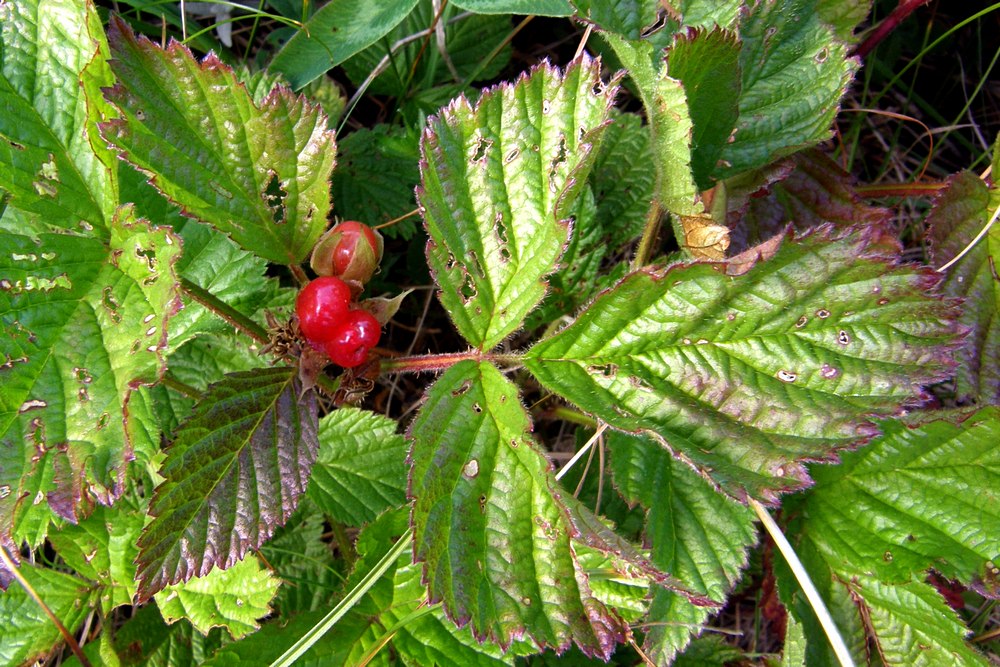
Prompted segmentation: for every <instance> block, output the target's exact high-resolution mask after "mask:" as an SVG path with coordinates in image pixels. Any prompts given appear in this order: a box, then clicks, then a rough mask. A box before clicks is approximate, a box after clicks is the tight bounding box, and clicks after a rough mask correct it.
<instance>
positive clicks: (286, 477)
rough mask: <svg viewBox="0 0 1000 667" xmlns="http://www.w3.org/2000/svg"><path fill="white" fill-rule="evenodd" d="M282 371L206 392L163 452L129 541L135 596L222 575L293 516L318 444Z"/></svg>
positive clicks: (311, 414)
mask: <svg viewBox="0 0 1000 667" xmlns="http://www.w3.org/2000/svg"><path fill="white" fill-rule="evenodd" d="M301 394H302V392H301V389H300V387H299V383H298V381H297V380H296V379H295V373H294V371H293V370H292V369H290V368H263V369H257V370H255V371H250V372H246V373H234V374H232V375H228V376H226V378H225V379H224V380H222V381H221V382H219V383H217V384H214V385H212V386H211V387H210V388H209V391H208V393H207V394H206V396H205V397H204V398H203V399H202V401H201V403H199V404H198V405H197V406H196V408H195V412H194V415H193V416H192V417H191V418H190V419H189V420H188V421H187V422H185V423H184V424H183V425H182V426H181V428H180V429H179V430H178V433H177V438H176V440H175V441H174V443H173V444H172V445H171V447H170V449H169V450H168V451H167V459H166V461H165V462H164V463H163V468H162V470H161V471H160V474H161V475H163V477H165V478H166V479H165V481H164V482H163V483H162V484H160V486H158V487H157V489H156V492H155V493H154V495H153V500H152V504H151V507H150V511H149V512H150V515H152V516H153V517H155V518H154V519H153V521H152V522H151V523H150V524H149V525H147V526H146V528H145V530H144V531H143V534H142V537H141V538H140V539H139V558H138V559H137V564H138V566H139V569H138V573H137V577H138V580H139V597H140V599H142V600H145V599H149V597H150V596H151V595H152V594H153V593H155V592H157V591H159V590H161V589H162V588H163V587H164V586H167V585H169V584H173V583H178V582H183V581H187V580H188V579H190V578H191V577H193V576H204V575H206V574H207V573H208V572H209V571H210V570H211V569H212V568H213V567H216V566H218V567H220V568H222V569H226V568H228V567H230V566H232V565H233V564H235V563H236V562H237V561H239V560H240V559H242V558H243V556H244V555H245V554H246V553H247V551H249V550H251V549H257V548H258V547H260V545H261V544H262V543H263V542H265V541H266V540H267V539H268V538H269V537H270V536H271V535H272V534H273V532H274V529H275V528H276V527H277V526H278V525H280V524H282V523H283V522H284V521H285V520H287V519H288V517H289V516H290V515H291V514H292V512H293V511H294V510H295V507H296V506H297V505H298V502H299V497H300V496H301V495H302V494H303V493H304V492H305V490H306V486H307V484H308V481H309V471H310V468H311V467H312V464H313V461H315V460H316V452H317V449H318V447H319V443H318V442H317V440H316V428H317V425H316V424H317V422H316V399H315V396H314V395H313V393H312V392H308V393H306V394H305V395H304V396H300V395H301Z"/></svg>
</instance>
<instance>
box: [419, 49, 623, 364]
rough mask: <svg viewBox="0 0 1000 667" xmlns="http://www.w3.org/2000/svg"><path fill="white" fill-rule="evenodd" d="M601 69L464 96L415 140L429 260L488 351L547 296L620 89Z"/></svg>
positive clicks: (535, 74) (470, 334) (534, 75)
mask: <svg viewBox="0 0 1000 667" xmlns="http://www.w3.org/2000/svg"><path fill="white" fill-rule="evenodd" d="M599 70H600V65H599V62H598V61H594V60H590V59H589V58H586V57H584V58H582V59H581V60H576V61H574V62H573V63H572V64H570V65H569V66H568V67H567V68H566V70H565V72H560V71H559V70H557V69H555V68H553V67H552V66H550V65H548V64H545V65H541V66H539V67H536V68H534V69H533V70H532V71H531V72H530V73H529V74H528V75H527V76H524V77H522V78H521V79H520V80H518V82H517V83H516V84H514V85H508V84H503V85H501V86H499V87H498V88H494V89H492V90H490V91H487V92H485V93H484V94H483V95H482V97H481V98H480V100H479V102H478V103H477V104H476V106H475V107H472V106H471V105H470V104H469V102H468V100H466V99H465V98H464V97H460V98H458V99H457V100H455V101H454V102H452V104H451V105H450V106H448V107H447V108H446V109H445V110H444V111H442V113H441V115H440V116H438V117H437V118H435V119H432V120H431V121H430V123H429V127H428V128H427V130H426V131H425V133H424V137H423V141H422V142H421V153H422V155H423V160H422V161H421V168H420V171H421V185H420V187H419V188H418V191H417V197H418V200H419V202H420V205H421V207H422V209H423V210H422V213H423V216H424V222H425V224H426V226H427V231H428V233H429V235H430V237H431V240H430V242H429V243H428V244H427V260H428V263H429V264H430V267H431V269H432V271H433V272H434V273H435V274H436V278H437V281H438V284H439V285H440V286H441V288H442V289H441V291H440V292H439V297H440V299H441V302H442V304H444V306H445V308H446V309H447V310H448V313H449V314H450V315H451V317H452V320H453V321H454V322H455V325H456V326H457V328H458V330H459V332H460V333H461V334H462V335H463V336H464V337H465V339H466V340H468V341H469V342H470V343H471V344H472V345H474V346H476V347H478V348H480V349H490V348H492V347H494V346H495V345H497V344H498V343H499V342H500V341H502V340H503V339H504V338H505V337H506V336H507V335H509V334H510V333H512V332H514V331H515V330H517V329H518V327H520V326H521V324H522V322H523V321H524V318H525V316H526V315H527V314H528V312H529V311H530V310H531V309H532V308H534V307H535V306H536V305H537V304H538V302H539V301H540V300H541V299H542V297H543V296H544V295H545V289H546V284H545V282H544V280H543V278H544V277H545V276H546V275H548V274H549V273H551V272H552V271H553V270H554V269H555V267H556V262H557V261H558V259H559V256H560V255H561V254H562V251H563V247H564V246H565V244H566V242H567V240H568V235H569V231H570V225H571V221H570V219H569V213H570V210H571V207H572V206H573V204H574V202H575V201H576V199H577V196H578V194H579V192H580V190H581V188H582V187H583V186H585V184H586V179H587V174H588V172H589V171H590V168H591V165H592V163H593V158H594V154H595V142H596V141H597V140H598V139H599V138H600V134H601V131H602V129H603V127H604V124H605V121H606V119H607V117H608V112H609V108H610V105H611V102H612V100H613V98H614V94H615V90H616V87H615V86H614V85H609V86H605V85H604V84H603V83H602V82H601V80H600V76H599V74H600V72H599Z"/></svg>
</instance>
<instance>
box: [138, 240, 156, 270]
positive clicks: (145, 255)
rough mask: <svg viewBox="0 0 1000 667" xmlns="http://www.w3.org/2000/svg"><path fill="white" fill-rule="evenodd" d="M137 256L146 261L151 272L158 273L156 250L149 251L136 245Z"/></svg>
mask: <svg viewBox="0 0 1000 667" xmlns="http://www.w3.org/2000/svg"><path fill="white" fill-rule="evenodd" d="M135 256H136V257H138V258H139V259H144V260H146V267H147V268H149V270H150V271H156V251H155V250H152V249H149V250H147V249H146V248H143V247H142V246H141V245H136V246H135Z"/></svg>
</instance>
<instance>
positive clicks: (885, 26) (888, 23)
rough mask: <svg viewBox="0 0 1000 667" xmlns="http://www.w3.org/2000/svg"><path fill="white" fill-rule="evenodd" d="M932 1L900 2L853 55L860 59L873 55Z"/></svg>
mask: <svg viewBox="0 0 1000 667" xmlns="http://www.w3.org/2000/svg"><path fill="white" fill-rule="evenodd" d="M930 1H931V0H899V4H898V5H896V8H895V9H894V10H892V13H890V14H889V16H887V17H886V18H885V19H884V20H883V21H882V22H881V23H879V24H878V25H877V26H875V29H874V30H872V32H871V34H870V35H868V37H866V38H865V41H863V42H861V44H859V45H858V47H857V48H856V49H854V53H853V54H851V55H855V56H857V57H858V58H864V57H865V56H867V55H868V54H869V53H871V51H872V49H874V48H875V47H876V46H878V44H879V42H881V41H882V40H883V39H885V38H886V37H888V36H889V33H891V32H892V31H893V30H895V29H896V28H897V27H898V26H899V24H900V23H902V22H903V21H904V20H905V19H906V17H907V16H909V15H910V14H912V13H913V12H914V10H916V9H917V8H918V7H921V6H923V5H926V4H927V3H929V2H930Z"/></svg>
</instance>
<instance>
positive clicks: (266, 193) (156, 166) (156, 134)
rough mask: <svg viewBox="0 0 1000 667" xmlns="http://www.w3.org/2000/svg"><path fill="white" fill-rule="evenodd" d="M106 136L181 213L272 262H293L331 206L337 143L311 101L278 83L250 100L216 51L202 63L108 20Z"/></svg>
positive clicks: (305, 249) (316, 233)
mask: <svg viewBox="0 0 1000 667" xmlns="http://www.w3.org/2000/svg"><path fill="white" fill-rule="evenodd" d="M110 35H111V46H112V52H113V53H114V55H115V60H113V61H112V62H111V67H112V69H113V70H114V72H115V74H116V75H117V77H118V83H117V84H116V85H115V86H114V88H111V89H108V90H107V91H106V95H107V98H108V100H109V101H111V102H112V103H113V104H114V105H115V106H117V107H118V108H119V109H120V110H121V113H122V117H121V118H120V119H116V120H111V121H108V122H106V123H103V124H102V125H101V129H102V132H103V134H104V137H105V139H107V141H108V142H109V143H111V144H112V145H114V146H115V148H116V149H118V150H119V151H121V153H122V156H123V157H125V158H126V159H127V160H128V161H129V162H131V163H132V164H133V165H134V166H136V167H137V168H138V169H140V170H142V171H144V172H145V173H147V174H148V175H150V177H151V179H152V182H153V184H154V185H156V187H157V188H158V189H159V190H160V191H161V192H162V193H163V194H164V195H166V196H167V197H169V198H170V199H171V200H172V201H174V202H176V203H177V204H178V205H180V206H181V207H182V208H183V210H184V213H185V214H186V215H189V216H191V217H194V218H196V219H198V220H201V221H203V222H207V223H209V224H211V225H213V226H215V227H216V228H217V229H219V230H220V231H222V232H224V233H226V234H228V235H230V236H231V237H232V238H233V240H234V241H236V242H237V243H238V244H240V245H241V246H242V247H243V248H245V249H247V250H249V251H251V252H254V253H256V254H257V255H259V256H261V257H263V258H264V259H267V260H269V261H271V262H276V263H281V264H297V263H299V262H301V261H302V259H303V258H304V257H305V256H306V255H307V254H308V253H309V252H310V251H311V250H312V246H313V244H314V243H315V242H316V240H317V239H318V238H319V236H320V234H321V233H322V232H323V229H325V227H326V216H327V214H328V213H329V211H330V192H329V177H330V172H331V171H332V170H333V165H334V161H335V156H336V145H335V143H334V139H333V133H332V132H330V131H328V130H327V129H326V117H325V116H324V115H323V113H322V112H321V111H320V109H319V107H318V106H314V105H312V104H311V103H309V102H307V101H306V100H305V98H303V97H295V96H294V95H292V94H291V93H290V92H289V91H288V89H286V88H281V87H279V88H275V89H274V90H272V91H271V93H270V94H269V95H268V96H267V97H266V98H265V99H264V101H263V102H262V103H261V104H260V106H259V107H258V106H256V105H255V104H254V103H253V100H252V99H251V97H250V94H249V93H248V92H247V89H246V88H245V87H244V86H243V84H241V83H240V82H239V80H238V79H237V77H236V76H235V75H234V73H233V71H232V70H231V69H230V68H229V67H228V66H226V65H224V64H223V63H222V62H221V61H219V59H218V58H216V57H215V56H214V55H209V56H207V57H206V58H205V59H204V60H203V61H202V62H201V63H198V62H196V61H195V59H194V57H193V56H192V55H191V52H190V51H189V50H188V49H187V48H186V47H184V46H182V45H180V44H179V43H176V42H173V43H171V45H170V46H169V47H168V48H167V49H166V50H163V49H160V48H159V47H157V46H156V45H155V44H153V43H152V42H150V41H149V40H148V39H146V38H145V37H136V36H135V35H134V34H133V33H132V31H131V29H130V28H129V27H128V26H126V25H125V24H124V23H122V22H121V21H120V20H115V21H113V23H112V29H111V33H110Z"/></svg>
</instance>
